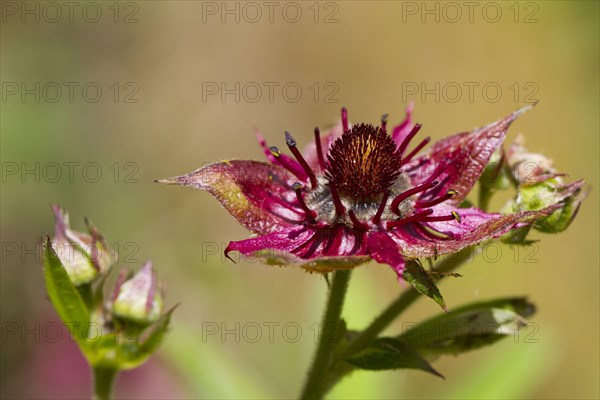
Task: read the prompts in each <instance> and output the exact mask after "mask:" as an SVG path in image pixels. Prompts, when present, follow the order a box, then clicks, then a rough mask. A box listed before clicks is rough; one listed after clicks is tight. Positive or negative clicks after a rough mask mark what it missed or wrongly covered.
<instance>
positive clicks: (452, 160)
mask: <svg viewBox="0 0 600 400" xmlns="http://www.w3.org/2000/svg"><path fill="white" fill-rule="evenodd" d="M531 108H532V106H526V107H523V108H521V109H519V110H517V111H515V112H513V113H512V114H510V115H509V116H507V117H505V118H503V119H501V120H499V121H496V122H493V123H491V124H489V125H486V126H484V127H482V128H478V129H475V130H473V131H472V132H463V133H459V134H456V135H453V136H450V137H448V138H445V139H442V140H440V141H438V142H436V143H435V144H434V145H433V147H432V148H431V150H430V151H429V152H427V153H425V154H423V155H422V156H420V157H418V158H416V159H415V160H413V161H412V162H410V163H409V164H408V165H407V166H406V167H405V171H407V172H408V173H409V175H410V177H411V181H412V183H413V185H419V184H421V183H423V182H425V181H426V180H427V179H429V178H430V177H431V176H432V174H434V173H435V172H436V171H437V172H439V175H438V174H437V173H436V175H438V176H437V177H436V180H437V181H439V182H440V184H439V185H437V186H436V187H435V188H433V189H431V190H430V191H428V192H426V196H423V198H426V199H433V198H435V197H438V196H439V195H441V194H443V193H446V191H448V190H450V189H453V190H455V191H457V192H458V195H456V196H453V197H452V199H450V200H448V203H449V204H454V205H458V204H460V203H461V202H462V200H464V198H465V197H466V196H467V194H468V193H469V192H470V191H471V189H472V188H473V186H474V185H475V183H476V182H477V179H479V176H480V175H481V173H482V172H483V169H484V168H485V166H486V165H487V163H488V162H489V160H490V157H491V156H492V154H493V153H494V152H495V151H496V149H498V147H499V146H500V145H501V144H502V142H503V141H504V138H505V137H506V132H507V130H508V128H509V126H510V125H511V124H512V122H513V121H514V120H515V119H516V118H517V117H518V116H520V115H521V114H523V113H524V112H526V111H528V110H530V109H531Z"/></svg>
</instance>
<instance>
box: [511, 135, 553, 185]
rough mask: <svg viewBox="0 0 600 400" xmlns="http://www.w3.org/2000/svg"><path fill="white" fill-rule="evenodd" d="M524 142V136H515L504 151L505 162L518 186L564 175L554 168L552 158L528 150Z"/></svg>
mask: <svg viewBox="0 0 600 400" xmlns="http://www.w3.org/2000/svg"><path fill="white" fill-rule="evenodd" d="M524 143H525V138H524V137H523V136H522V135H519V136H517V138H516V139H515V141H514V142H513V143H512V144H511V145H510V148H509V149H508V151H507V153H506V163H507V164H508V167H509V169H510V172H511V174H512V177H513V179H514V181H515V183H516V185H517V186H518V187H522V186H529V185H535V184H537V183H541V182H544V181H547V180H549V179H551V178H556V177H560V176H564V174H559V173H557V172H556V171H555V170H554V168H553V166H552V164H553V162H552V160H550V159H549V158H547V157H546V156H544V155H543V154H539V153H531V152H529V151H528V150H527V149H526V148H525V147H524Z"/></svg>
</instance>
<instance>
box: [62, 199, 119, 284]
mask: <svg viewBox="0 0 600 400" xmlns="http://www.w3.org/2000/svg"><path fill="white" fill-rule="evenodd" d="M51 207H52V211H53V212H54V216H55V218H56V222H55V226H54V238H53V239H52V247H53V248H54V250H55V252H56V254H57V256H58V258H59V259H60V261H61V263H62V265H63V267H64V268H65V270H66V271H67V274H68V275H69V277H70V278H71V281H72V282H73V284H74V285H75V286H80V285H83V284H86V283H90V282H92V281H93V280H94V279H96V278H97V277H98V276H101V275H105V274H106V273H107V272H108V271H109V270H110V267H111V266H112V265H113V263H114V262H115V261H116V253H115V252H114V251H113V250H112V249H111V248H110V247H109V246H108V245H107V244H106V242H105V240H104V237H103V236H102V235H101V234H100V232H98V230H97V229H96V228H95V227H94V226H93V225H92V224H91V223H90V222H89V221H88V220H87V219H86V225H87V228H88V232H89V234H86V233H81V232H77V231H74V230H72V229H71V227H70V226H69V214H68V213H67V212H66V211H65V210H63V209H62V208H61V207H59V206H57V205H52V206H51Z"/></svg>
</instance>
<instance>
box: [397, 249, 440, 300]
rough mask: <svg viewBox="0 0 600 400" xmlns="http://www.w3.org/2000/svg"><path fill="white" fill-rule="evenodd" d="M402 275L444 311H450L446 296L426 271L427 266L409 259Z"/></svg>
mask: <svg viewBox="0 0 600 400" xmlns="http://www.w3.org/2000/svg"><path fill="white" fill-rule="evenodd" d="M402 277H403V278H404V280H405V281H407V282H408V283H410V284H411V285H412V287H414V288H415V289H416V290H417V291H418V292H419V293H422V294H424V295H425V296H427V297H429V298H431V299H433V300H434V301H435V302H436V303H438V304H439V306H440V307H442V309H443V310H444V311H448V309H447V308H446V303H445V302H444V298H443V297H442V294H441V293H440V290H439V289H438V287H437V286H436V284H435V282H434V281H433V278H432V277H431V275H430V274H429V273H428V272H427V271H425V268H423V266H422V265H421V264H420V263H419V262H417V261H414V260H410V261H408V262H407V263H406V268H405V269H404V272H403V275H402Z"/></svg>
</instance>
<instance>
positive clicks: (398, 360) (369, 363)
mask: <svg viewBox="0 0 600 400" xmlns="http://www.w3.org/2000/svg"><path fill="white" fill-rule="evenodd" d="M346 361H347V362H348V363H350V364H352V365H354V366H355V367H358V368H360V369H364V370H370V371H381V370H390V369H419V370H421V371H425V372H429V373H431V374H434V375H437V376H439V377H441V378H443V376H442V375H441V374H440V373H439V372H437V371H436V370H435V369H433V367H432V366H431V365H430V364H429V363H428V362H427V361H426V360H425V359H424V358H423V357H422V356H421V355H420V354H419V353H418V352H417V351H416V350H415V349H414V348H412V347H411V346H409V345H407V344H406V343H402V342H401V341H399V340H397V339H394V338H380V339H377V340H375V341H373V343H372V344H371V345H370V346H369V347H367V348H366V349H364V350H362V351H360V352H359V353H357V354H355V355H353V356H352V357H350V358H348V359H347V360H346Z"/></svg>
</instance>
